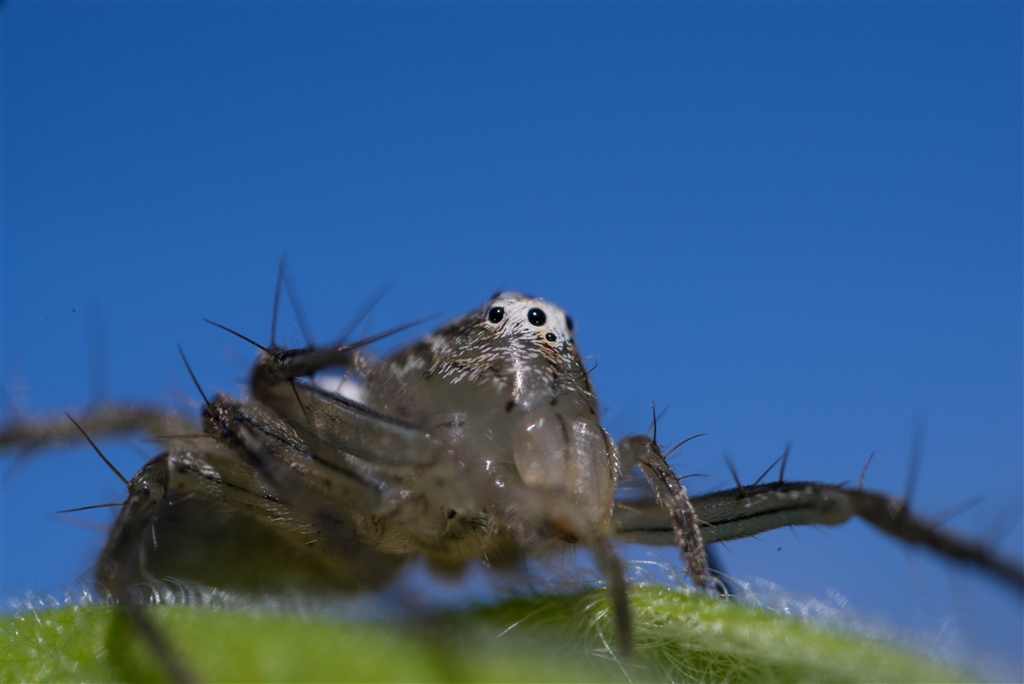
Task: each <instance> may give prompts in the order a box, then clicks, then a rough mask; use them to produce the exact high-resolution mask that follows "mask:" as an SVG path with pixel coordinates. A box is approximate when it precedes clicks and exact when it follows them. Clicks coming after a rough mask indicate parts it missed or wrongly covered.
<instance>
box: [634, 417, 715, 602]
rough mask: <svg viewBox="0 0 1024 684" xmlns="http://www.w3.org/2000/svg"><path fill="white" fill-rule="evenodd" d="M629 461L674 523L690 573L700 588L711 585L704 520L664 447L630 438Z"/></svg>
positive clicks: (645, 440)
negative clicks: (701, 529)
mask: <svg viewBox="0 0 1024 684" xmlns="http://www.w3.org/2000/svg"><path fill="white" fill-rule="evenodd" d="M619 451H620V453H621V454H622V457H623V460H625V461H626V462H630V461H635V462H636V463H637V465H639V466H640V470H641V472H643V474H644V476H645V477H646V478H647V480H648V481H649V482H650V483H651V486H652V487H653V488H654V492H655V495H656V496H657V502H658V504H659V506H660V508H661V510H662V511H664V513H666V514H667V515H668V517H669V520H670V521H671V528H672V531H673V538H674V541H675V544H676V546H678V547H679V551H680V553H681V554H682V556H683V561H685V563H686V571H687V573H688V574H689V575H690V578H691V579H692V580H693V582H694V584H696V585H697V586H698V587H700V588H702V589H703V588H705V587H707V586H708V583H709V579H708V557H707V553H706V551H705V549H704V539H703V538H702V537H701V532H700V521H701V520H702V518H700V517H699V516H698V514H697V512H696V511H695V510H694V505H693V502H692V500H691V499H690V497H689V496H687V493H686V487H684V486H683V483H682V482H681V481H680V479H679V476H677V475H676V474H675V473H674V472H673V471H672V467H671V466H670V465H669V464H668V461H667V460H665V457H664V456H663V455H662V453H661V449H660V447H658V445H657V443H655V442H654V440H652V439H649V438H647V437H641V436H634V437H627V438H626V439H624V440H623V441H622V443H621V444H620V445H619Z"/></svg>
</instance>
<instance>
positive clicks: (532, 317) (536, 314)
mask: <svg viewBox="0 0 1024 684" xmlns="http://www.w3.org/2000/svg"><path fill="white" fill-rule="evenodd" d="M526 318H527V320H529V321H530V323H533V324H534V325H537V326H540V325H544V321H546V320H548V317H547V316H546V315H545V314H544V312H543V311H541V310H540V309H538V308H537V307H534V308H532V309H530V310H529V311H527V312H526Z"/></svg>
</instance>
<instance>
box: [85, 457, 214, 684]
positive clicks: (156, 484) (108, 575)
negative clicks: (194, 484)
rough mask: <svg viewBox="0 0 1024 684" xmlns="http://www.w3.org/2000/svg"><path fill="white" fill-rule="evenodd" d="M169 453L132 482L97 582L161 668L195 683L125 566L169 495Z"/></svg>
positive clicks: (178, 679) (103, 559)
mask: <svg viewBox="0 0 1024 684" xmlns="http://www.w3.org/2000/svg"><path fill="white" fill-rule="evenodd" d="M167 486H168V456H167V454H163V455H161V456H158V457H156V458H154V459H153V460H152V461H150V462H149V463H147V464H146V465H145V466H143V467H142V470H140V471H139V472H138V473H137V474H136V475H135V477H133V478H132V479H131V481H130V482H129V483H128V500H127V501H126V502H125V504H124V507H123V508H122V509H121V513H120V515H118V517H117V521H116V522H115V523H114V527H113V529H112V530H111V532H110V536H109V537H108V538H107V543H106V545H105V546H104V547H103V553H101V554H100V560H99V563H98V565H97V568H96V579H97V581H98V582H99V583H100V584H101V585H102V586H104V587H105V588H106V590H107V591H108V592H110V598H111V600H112V601H113V602H114V604H115V605H116V606H117V608H118V610H119V611H120V612H121V613H122V614H123V615H124V616H125V617H126V618H127V619H128V621H129V622H130V623H131V624H132V626H134V627H135V629H136V630H137V631H138V633H139V634H140V635H141V636H142V637H143V639H144V640H145V641H146V642H147V643H148V644H149V646H150V648H151V649H152V651H153V654H154V655H155V656H156V657H157V660H159V661H160V665H161V667H163V669H164V671H165V672H166V673H167V675H168V676H169V677H170V678H171V679H172V680H173V681H175V682H191V681H194V677H193V676H192V675H191V673H190V672H189V671H188V669H187V668H186V667H185V665H184V664H183V663H182V661H181V659H180V658H179V657H178V655H177V654H176V653H175V652H174V649H173V648H172V647H171V645H170V643H169V642H168V641H167V639H166V638H165V637H164V636H163V634H161V632H160V630H159V629H157V627H156V625H154V624H153V623H152V621H151V620H150V619H149V617H148V616H147V615H146V613H145V611H143V609H142V607H141V606H140V605H138V604H136V603H134V602H133V601H132V599H131V596H130V591H129V590H130V586H129V585H128V584H127V583H126V582H125V575H124V572H123V569H124V567H125V566H126V565H127V563H128V560H129V557H130V556H131V554H132V552H133V551H134V550H135V548H136V546H137V545H138V543H139V541H140V539H142V536H143V535H144V534H145V532H146V530H147V529H148V528H149V525H150V524H151V522H152V520H153V515H154V514H155V513H156V509H157V507H159V505H160V503H161V502H162V501H163V499H164V496H165V495H166V494H167Z"/></svg>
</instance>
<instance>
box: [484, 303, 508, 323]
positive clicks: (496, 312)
mask: <svg viewBox="0 0 1024 684" xmlns="http://www.w3.org/2000/svg"><path fill="white" fill-rule="evenodd" d="M504 317H505V307H503V306H492V307H491V310H490V311H488V312H487V320H489V321H490V322H491V323H501V319H502V318H504Z"/></svg>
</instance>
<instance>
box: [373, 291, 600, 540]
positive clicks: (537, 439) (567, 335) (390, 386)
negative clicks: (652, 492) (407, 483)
mask: <svg viewBox="0 0 1024 684" xmlns="http://www.w3.org/2000/svg"><path fill="white" fill-rule="evenodd" d="M360 366H361V367H363V368H367V369H368V372H367V375H366V378H367V386H368V387H367V395H366V398H367V403H369V404H370V405H371V406H374V407H376V408H379V409H380V410H382V411H388V412H390V413H392V414H394V415H399V416H401V417H403V418H405V419H407V420H410V421H412V422H414V423H416V424H418V425H420V426H422V427H424V428H427V429H429V430H431V431H433V432H434V433H436V434H445V435H447V440H448V441H451V442H452V443H453V444H455V443H457V444H458V445H459V446H458V451H459V460H460V462H461V463H462V464H463V466H464V467H466V468H467V469H472V470H477V469H481V468H482V469H483V470H484V471H485V472H487V473H490V474H492V475H494V476H499V477H503V478H504V479H505V480H508V479H510V478H511V479H514V480H516V483H515V485H514V486H518V485H520V484H521V485H522V486H524V487H525V488H526V489H528V490H530V491H531V494H532V497H531V498H533V499H535V500H536V501H537V502H538V505H541V506H542V507H543V508H545V509H546V510H544V516H543V517H545V518H546V522H549V523H552V524H553V525H554V526H555V527H556V528H557V529H558V530H559V531H560V532H561V533H562V535H563V536H564V537H566V538H574V539H593V538H596V537H597V536H602V535H604V536H607V535H608V534H609V533H610V524H611V513H612V499H613V496H614V491H615V482H616V479H617V477H618V473H619V468H618V456H617V452H616V448H615V444H614V442H612V440H611V439H610V438H609V437H608V435H607V433H606V432H605V431H604V429H603V428H602V427H601V425H600V423H599V420H598V416H597V400H596V397H595V395H594V392H593V387H592V386H591V384H590V379H589V378H588V377H587V371H586V368H585V367H584V366H583V361H582V359H581V358H580V355H579V352H578V351H577V349H576V344H575V340H574V339H573V331H572V323H571V319H569V318H568V317H567V316H566V315H565V312H564V311H562V310H561V309H560V308H558V307H557V306H554V305H553V304H551V303H549V302H546V301H544V300H542V299H534V298H530V297H525V296H523V295H519V294H500V295H498V296H496V297H494V298H493V299H492V300H491V301H489V302H487V303H486V304H485V305H484V306H483V307H482V308H481V310H480V311H478V312H474V313H471V314H469V315H467V316H463V317H462V318H459V319H457V320H456V321H454V322H452V323H450V324H448V325H446V326H444V327H443V328H441V329H440V330H438V331H436V332H435V333H433V334H431V335H429V336H428V337H426V338H425V339H424V340H423V341H422V342H420V343H418V344H416V345H414V346H412V347H409V348H408V349H405V350H402V351H400V352H398V353H397V354H395V355H394V356H393V357H391V358H389V359H388V360H386V361H384V362H383V363H375V362H373V361H369V362H367V361H363V363H361V364H360ZM467 461H469V462H471V463H467ZM540 502H546V503H540ZM523 503H526V502H518V504H517V505H522V504H523ZM460 513H462V511H460Z"/></svg>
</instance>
